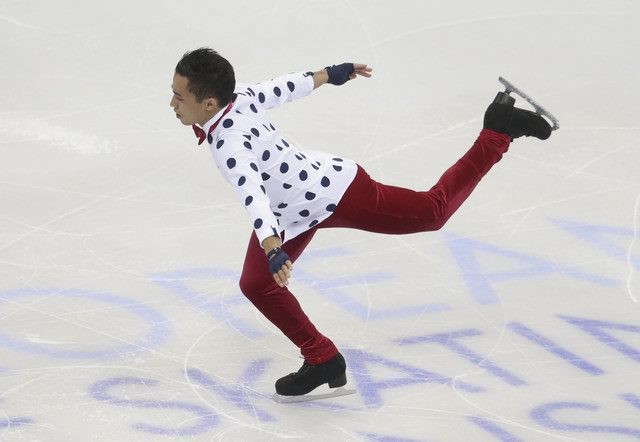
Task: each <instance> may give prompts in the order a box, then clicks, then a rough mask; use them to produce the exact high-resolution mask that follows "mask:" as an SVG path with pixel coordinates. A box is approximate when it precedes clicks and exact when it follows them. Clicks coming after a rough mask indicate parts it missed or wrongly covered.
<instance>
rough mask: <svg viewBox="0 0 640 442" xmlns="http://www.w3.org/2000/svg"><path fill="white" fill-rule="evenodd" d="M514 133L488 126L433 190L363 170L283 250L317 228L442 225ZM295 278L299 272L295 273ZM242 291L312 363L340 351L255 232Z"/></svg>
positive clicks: (383, 229)
mask: <svg viewBox="0 0 640 442" xmlns="http://www.w3.org/2000/svg"><path fill="white" fill-rule="evenodd" d="M510 142H511V138H510V137H509V136H508V135H504V134H500V133H497V132H493V131H490V130H486V129H485V130H483V131H482V132H480V136H479V137H478V139H477V140H476V142H475V143H474V144H473V146H472V147H471V149H469V151H468V152H467V153H465V154H464V156H463V157H462V158H460V159H459V160H458V161H457V162H456V163H455V164H454V165H453V166H451V167H450V168H449V169H448V170H447V171H446V172H445V173H444V174H443V175H442V177H441V178H440V180H438V182H437V183H436V185H435V186H433V187H432V188H431V189H430V190H428V191H422V192H417V191H413V190H409V189H403V188H400V187H394V186H388V185H385V184H381V183H377V182H375V181H374V180H372V179H371V177H370V176H369V175H368V174H367V173H366V172H365V171H364V169H362V168H361V167H358V172H357V174H356V177H355V178H354V180H353V182H352V183H351V184H350V185H349V187H348V189H347V191H346V192H345V194H344V196H343V197H342V199H341V200H340V203H339V204H338V207H337V208H336V210H335V212H334V213H333V214H332V215H331V216H330V217H329V218H327V219H326V220H324V221H323V222H321V223H320V224H318V225H317V226H315V227H314V228H312V229H311V230H309V231H307V232H304V233H302V234H300V235H299V236H297V237H295V238H293V239H291V240H290V241H287V242H285V243H284V245H283V246H282V249H283V250H284V251H285V252H286V253H287V254H288V255H289V257H290V258H291V261H292V262H295V260H296V259H297V258H298V257H299V256H300V254H301V253H302V252H303V250H304V249H305V247H306V246H307V245H308V244H309V242H310V241H311V238H313V235H314V234H315V233H316V230H318V229H324V228H329V227H346V228H352V229H360V230H366V231H370V232H377V233H386V234H396V235H397V234H406V233H416V232H426V231H431V230H438V229H440V228H441V227H442V226H443V225H444V224H445V223H446V222H447V220H448V219H449V218H450V217H451V215H453V213H454V212H455V211H456V210H457V209H458V207H460V205H461V204H462V203H463V202H464V201H465V200H466V199H467V197H468V196H469V195H470V194H471V192H472V191H473V189H474V188H475V187H476V185H477V184H478V182H480V179H481V178H482V177H483V176H484V175H485V174H486V173H487V172H488V171H489V169H491V167H492V166H493V165H494V164H495V163H497V162H498V161H500V159H501V158H502V155H503V154H504V153H505V152H506V151H507V149H508V147H509V144H510ZM293 277H294V278H295V272H294V274H293ZM240 289H241V290H242V293H244V295H245V296H246V297H247V298H248V299H249V300H250V301H251V302H252V303H253V304H254V305H255V306H256V307H257V308H258V310H260V312H261V313H262V314H263V315H264V316H266V317H267V319H269V320H270V321H271V322H272V323H273V324H274V325H276V326H277V327H278V328H279V329H280V330H281V331H282V332H283V333H284V334H285V335H286V336H287V337H288V338H289V339H290V340H291V341H292V342H293V343H294V344H295V345H297V346H298V347H299V348H300V350H301V352H302V355H303V356H304V358H305V359H306V360H307V362H309V363H310V364H320V363H323V362H326V361H327V360H329V359H331V358H332V357H333V356H335V355H336V353H337V351H338V350H337V349H336V347H335V345H334V344H333V342H331V340H329V339H328V338H327V337H325V336H324V335H322V334H321V333H320V332H319V331H318V330H317V329H316V328H315V326H314V325H313V323H312V322H311V321H310V320H309V318H308V317H307V315H306V314H305V313H304V311H303V310H302V308H301V307H300V304H299V303H298V300H297V299H296V298H295V297H294V296H293V294H291V292H290V291H289V289H288V288H287V287H279V286H278V285H277V284H276V283H275V281H274V280H273V277H272V276H271V274H270V273H269V269H268V266H267V260H266V258H265V253H264V250H263V249H262V247H261V246H260V243H259V242H258V239H257V237H256V234H255V233H253V235H252V236H251V239H250V241H249V247H248V249H247V254H246V257H245V262H244V267H243V269H242V276H241V278H240Z"/></svg>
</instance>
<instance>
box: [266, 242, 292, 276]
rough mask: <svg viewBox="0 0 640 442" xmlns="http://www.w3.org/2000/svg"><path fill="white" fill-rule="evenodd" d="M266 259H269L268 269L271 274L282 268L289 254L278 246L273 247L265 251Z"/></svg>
mask: <svg viewBox="0 0 640 442" xmlns="http://www.w3.org/2000/svg"><path fill="white" fill-rule="evenodd" d="M267 260H268V261H269V271H270V272H271V274H272V275H273V274H274V273H278V271H280V269H282V266H283V265H284V263H285V262H287V261H289V255H287V254H286V253H285V252H284V250H282V249H281V248H280V247H274V248H273V249H271V250H270V251H269V253H267Z"/></svg>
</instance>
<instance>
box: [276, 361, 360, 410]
mask: <svg viewBox="0 0 640 442" xmlns="http://www.w3.org/2000/svg"><path fill="white" fill-rule="evenodd" d="M346 368H347V365H346V363H345V361H344V358H343V357H342V355H341V354H340V353H338V354H337V355H335V356H334V357H333V358H332V359H330V360H328V361H327V362H325V363H324V364H318V365H311V364H309V363H307V361H304V363H303V364H302V367H300V370H298V371H297V372H296V373H291V374H289V375H287V376H284V377H282V378H280V379H278V380H277V381H276V394H275V395H274V396H273V398H274V400H275V401H277V402H302V401H312V400H317V399H327V398H331V397H337V396H345V395H347V394H353V393H355V390H347V389H345V388H343V387H344V385H346V383H347V375H346ZM323 384H328V385H329V388H331V389H334V390H333V391H331V392H329V393H325V394H315V395H308V394H307V393H310V392H311V391H313V390H315V389H316V388H318V387H319V386H321V385H323Z"/></svg>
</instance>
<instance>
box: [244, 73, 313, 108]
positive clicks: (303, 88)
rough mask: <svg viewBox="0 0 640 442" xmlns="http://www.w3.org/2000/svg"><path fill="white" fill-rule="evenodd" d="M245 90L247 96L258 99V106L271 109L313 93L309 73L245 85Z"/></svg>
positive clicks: (288, 75) (311, 79) (283, 76)
mask: <svg viewBox="0 0 640 442" xmlns="http://www.w3.org/2000/svg"><path fill="white" fill-rule="evenodd" d="M245 90H246V93H247V94H248V95H251V96H253V97H257V98H258V105H260V106H262V107H263V108H264V109H272V108H274V107H278V106H282V105H283V104H285V103H288V102H289V101H293V100H297V99H298V98H302V97H306V96H307V95H309V94H310V93H311V92H312V91H313V75H311V73H310V72H306V73H305V72H297V73H294V74H287V75H282V76H280V77H277V78H274V79H272V80H269V81H265V82H262V83H259V84H251V85H246V88H245Z"/></svg>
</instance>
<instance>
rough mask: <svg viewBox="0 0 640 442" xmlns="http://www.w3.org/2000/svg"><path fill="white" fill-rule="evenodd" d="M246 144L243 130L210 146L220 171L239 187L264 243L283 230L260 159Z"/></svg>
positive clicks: (230, 133)
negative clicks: (274, 209)
mask: <svg viewBox="0 0 640 442" xmlns="http://www.w3.org/2000/svg"><path fill="white" fill-rule="evenodd" d="M246 144H247V139H246V138H245V137H244V136H243V133H242V132H236V131H233V132H226V133H225V134H224V135H222V136H221V137H220V138H219V139H218V140H217V142H216V143H214V144H212V145H211V146H210V147H211V152H212V153H213V157H214V159H215V161H216V164H217V165H218V169H220V173H221V174H222V176H223V177H224V179H225V180H226V181H227V182H228V183H229V184H231V186H233V188H234V189H235V191H236V194H237V196H238V198H239V200H240V201H241V203H242V204H243V205H244V207H245V209H246V210H247V213H248V214H249V216H250V218H251V222H252V224H253V228H254V230H255V232H256V235H257V236H258V240H259V241H260V244H262V241H263V240H264V239H265V238H267V237H269V236H280V235H279V231H280V229H279V225H278V221H277V218H276V216H275V215H274V214H273V211H272V210H271V207H270V200H269V197H268V196H267V194H266V190H265V187H264V183H263V180H262V175H261V172H260V168H259V164H260V162H259V161H258V159H257V158H256V155H255V153H254V152H253V150H251V148H250V147H246ZM249 146H250V144H249Z"/></svg>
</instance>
